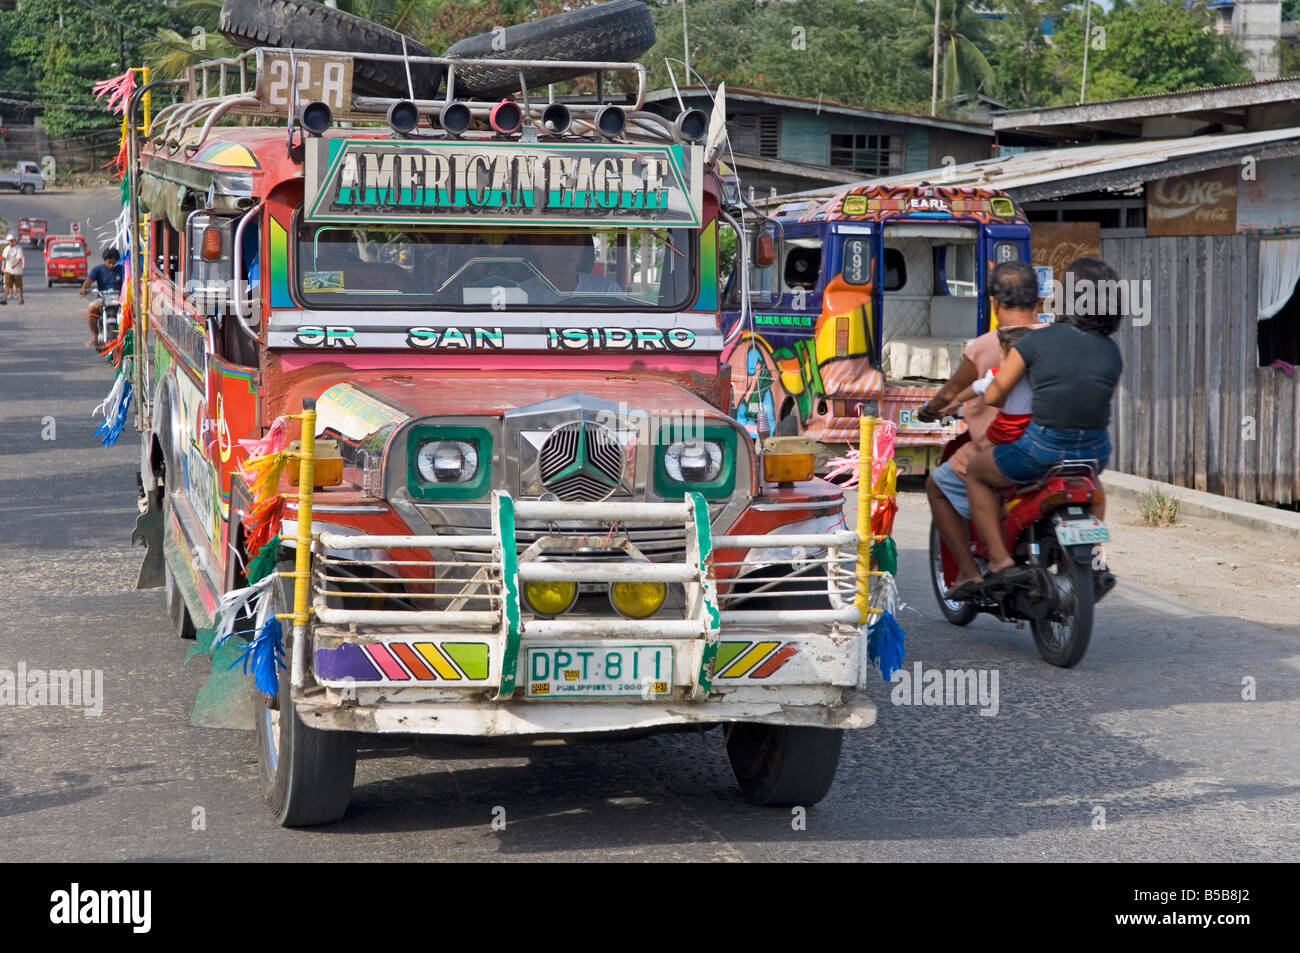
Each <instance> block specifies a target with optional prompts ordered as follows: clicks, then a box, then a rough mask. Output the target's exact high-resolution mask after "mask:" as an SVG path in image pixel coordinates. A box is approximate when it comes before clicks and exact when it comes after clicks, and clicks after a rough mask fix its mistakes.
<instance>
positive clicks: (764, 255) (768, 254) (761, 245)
mask: <svg viewBox="0 0 1300 953" xmlns="http://www.w3.org/2000/svg"><path fill="white" fill-rule="evenodd" d="M774 261H776V242H774V241H772V233H771V232H767V231H765V232H762V233H760V234H759V236H758V241H756V242H755V243H754V264H755V265H757V266H758V267H759V268H767V267H768V266H769V265H771V264H772V262H774Z"/></svg>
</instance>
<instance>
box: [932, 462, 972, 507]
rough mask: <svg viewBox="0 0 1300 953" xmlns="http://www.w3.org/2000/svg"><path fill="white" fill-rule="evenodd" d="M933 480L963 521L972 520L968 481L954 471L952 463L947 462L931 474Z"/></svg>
mask: <svg viewBox="0 0 1300 953" xmlns="http://www.w3.org/2000/svg"><path fill="white" fill-rule="evenodd" d="M930 476H931V478H932V479H933V480H934V482H935V483H936V484H938V486H939V489H940V490H941V491H942V492H943V495H944V496H946V497H947V498H948V502H949V503H951V504H952V508H953V509H955V510H956V511H957V512H958V513H960V514H961V516H962V519H970V499H969V498H968V497H967V496H966V481H965V480H963V479H962V478H961V477H959V476H958V475H957V474H956V473H955V472H953V469H952V463H951V462H949V461H947V460H945V461H944V462H943V465H942V466H940V467H939V468H938V469H936V470H934V471H932V472H931V473H930Z"/></svg>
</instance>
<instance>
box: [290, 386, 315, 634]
mask: <svg viewBox="0 0 1300 953" xmlns="http://www.w3.org/2000/svg"><path fill="white" fill-rule="evenodd" d="M298 452H299V457H298V534H297V539H296V541H297V546H298V551H297V553H296V554H295V556H296V559H295V562H294V567H293V568H294V579H293V627H294V629H295V630H296V629H297V628H298V627H299V626H304V627H305V626H306V625H307V620H308V618H309V614H310V609H311V607H310V606H309V605H308V599H309V598H310V596H311V578H310V575H309V574H310V573H311V507H312V499H313V497H314V495H315V482H316V399H315V398H314V397H308V398H307V399H306V400H304V401H303V402H302V438H301V439H300V441H299V444H298ZM295 635H296V632H295Z"/></svg>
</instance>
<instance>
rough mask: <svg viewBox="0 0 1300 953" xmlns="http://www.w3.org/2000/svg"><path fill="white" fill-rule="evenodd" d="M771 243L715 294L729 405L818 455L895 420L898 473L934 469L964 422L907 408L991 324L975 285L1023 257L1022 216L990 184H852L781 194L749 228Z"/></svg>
mask: <svg viewBox="0 0 1300 953" xmlns="http://www.w3.org/2000/svg"><path fill="white" fill-rule="evenodd" d="M752 234H753V236H754V239H755V241H758V240H760V239H761V240H763V241H764V243H765V244H766V245H770V247H771V251H770V252H769V254H768V256H767V257H766V258H765V259H763V260H762V261H761V262H758V263H755V265H754V268H753V271H752V272H751V274H750V275H749V276H748V278H749V281H748V302H747V304H748V307H747V308H746V309H744V310H742V308H741V282H740V281H739V280H738V278H739V275H737V274H735V273H733V279H732V281H731V282H730V283H729V284H728V286H727V287H726V288H725V289H724V297H723V311H724V313H723V327H724V329H725V331H726V334H727V340H728V345H727V349H726V350H725V351H724V359H725V360H726V361H727V362H728V363H729V364H730V365H731V368H732V372H731V374H732V376H731V384H732V409H733V412H734V414H735V416H736V417H737V418H738V419H739V420H741V421H742V422H744V423H745V424H746V425H747V426H748V427H749V429H750V431H751V432H752V433H755V434H757V433H778V434H802V435H804V436H807V437H809V438H811V439H813V440H815V441H817V442H818V443H819V444H820V445H821V448H822V450H821V459H824V458H825V457H826V456H830V455H833V454H834V453H836V452H838V451H839V450H840V449H842V447H843V446H844V445H846V444H851V443H853V442H855V441H856V439H857V427H858V417H859V415H860V414H861V413H863V412H865V413H868V414H872V415H879V416H880V417H881V418H882V419H884V420H887V421H889V422H891V423H893V424H894V425H896V426H897V427H898V435H897V438H896V440H897V446H898V450H897V459H898V468H899V472H901V473H915V474H924V473H926V472H927V471H929V470H930V469H933V468H934V467H935V466H937V465H938V459H939V454H940V452H941V450H942V448H943V445H944V444H945V443H947V442H948V440H950V439H951V438H952V437H955V436H956V435H957V434H958V433H960V432H961V430H963V429H964V428H965V424H964V422H961V421H955V422H954V421H951V420H948V421H940V422H926V421H922V420H919V419H917V410H918V409H919V408H920V406H921V405H922V404H924V403H925V402H926V401H928V400H929V399H930V398H931V397H933V396H934V394H935V392H936V391H937V389H938V387H939V386H940V385H941V384H943V383H944V382H945V381H947V380H948V378H949V377H951V376H952V374H953V373H954V372H955V371H956V370H957V367H958V365H959V364H960V363H961V358H962V352H963V350H964V349H965V347H966V344H967V343H968V342H969V341H970V340H971V339H972V338H974V337H976V336H978V335H980V334H982V333H984V332H985V331H987V330H988V329H989V328H990V327H994V326H996V315H995V314H993V313H992V312H991V310H990V307H989V298H988V294H987V290H986V287H985V282H986V279H987V276H988V273H989V271H990V270H991V269H992V267H993V266H994V265H995V264H997V263H999V262H1003V261H1013V260H1020V261H1029V260H1030V257H1029V225H1028V222H1027V220H1026V219H1025V216H1024V213H1023V212H1022V211H1021V210H1020V209H1019V208H1018V207H1017V206H1016V204H1015V203H1014V202H1013V201H1012V200H1011V199H1010V198H1009V197H1007V196H1006V195H1004V194H1003V193H1001V192H998V191H995V190H993V189H983V188H967V187H961V188H949V187H943V186H937V185H934V186H931V185H919V186H889V185H860V186H854V187H852V188H848V189H846V190H844V191H842V192H840V193H838V194H836V195H833V196H831V197H829V198H827V199H824V200H820V201H819V200H816V199H811V200H804V199H800V200H797V201H789V202H785V203H783V204H781V205H780V206H779V207H778V208H777V209H776V211H775V213H774V214H773V215H772V217H771V218H766V219H764V220H762V221H761V222H760V224H758V225H757V226H754V227H753V228H752Z"/></svg>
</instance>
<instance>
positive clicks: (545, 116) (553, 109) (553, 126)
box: [542, 103, 573, 136]
mask: <svg viewBox="0 0 1300 953" xmlns="http://www.w3.org/2000/svg"><path fill="white" fill-rule="evenodd" d="M572 124H573V114H572V113H571V112H569V107H568V106H566V105H564V103H551V104H550V105H549V106H547V107H546V108H545V109H543V110H542V128H543V129H545V130H546V131H547V132H548V133H550V134H551V135H552V136H562V135H564V133H566V132H568V131H569V126H571V125H572Z"/></svg>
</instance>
